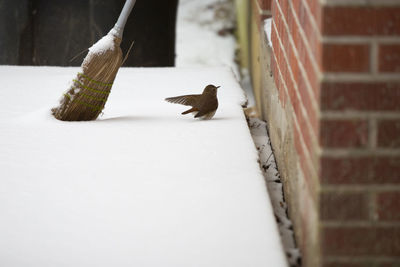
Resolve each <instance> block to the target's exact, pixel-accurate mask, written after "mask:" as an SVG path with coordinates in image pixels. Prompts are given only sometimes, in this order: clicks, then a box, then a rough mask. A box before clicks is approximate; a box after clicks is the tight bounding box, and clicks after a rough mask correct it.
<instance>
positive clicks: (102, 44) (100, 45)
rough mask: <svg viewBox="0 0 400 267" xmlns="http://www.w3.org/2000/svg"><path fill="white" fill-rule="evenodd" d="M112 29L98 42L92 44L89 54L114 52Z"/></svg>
mask: <svg viewBox="0 0 400 267" xmlns="http://www.w3.org/2000/svg"><path fill="white" fill-rule="evenodd" d="M114 31H115V30H114V29H112V30H111V31H110V32H109V33H108V34H107V35H105V36H103V37H102V38H101V39H100V40H98V41H97V42H96V43H94V44H93V45H92V46H91V47H90V48H89V52H91V53H94V54H104V53H105V52H106V51H108V50H114V46H115V44H114V38H115V37H114V35H113V32H114Z"/></svg>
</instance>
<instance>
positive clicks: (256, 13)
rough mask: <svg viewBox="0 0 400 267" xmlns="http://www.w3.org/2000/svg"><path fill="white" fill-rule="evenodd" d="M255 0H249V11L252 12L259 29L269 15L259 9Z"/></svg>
mask: <svg viewBox="0 0 400 267" xmlns="http://www.w3.org/2000/svg"><path fill="white" fill-rule="evenodd" d="M255 1H257V0H252V1H251V12H252V16H253V19H254V21H255V22H256V23H257V29H260V28H261V25H262V22H263V21H264V20H265V19H266V18H268V17H269V16H268V15H265V14H263V13H262V11H261V10H259V8H258V4H257V3H256V2H255Z"/></svg>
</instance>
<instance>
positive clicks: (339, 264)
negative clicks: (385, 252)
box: [322, 257, 400, 267]
mask: <svg viewBox="0 0 400 267" xmlns="http://www.w3.org/2000/svg"><path fill="white" fill-rule="evenodd" d="M322 266H323V267H399V266H400V260H396V259H385V260H380V259H378V260H376V261H374V260H371V259H368V258H367V259H365V260H358V261H354V260H353V259H352V257H348V259H347V261H346V260H345V259H344V260H336V261H329V262H325V263H324V264H323V265H322Z"/></svg>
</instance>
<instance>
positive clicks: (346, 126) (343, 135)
mask: <svg viewBox="0 0 400 267" xmlns="http://www.w3.org/2000/svg"><path fill="white" fill-rule="evenodd" d="M367 144H368V122H367V121H365V120H362V121H360V120H323V121H321V127H320V145H321V146H322V147H334V148H337V147H346V148H348V147H365V146H367Z"/></svg>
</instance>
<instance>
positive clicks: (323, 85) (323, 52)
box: [251, 0, 400, 267]
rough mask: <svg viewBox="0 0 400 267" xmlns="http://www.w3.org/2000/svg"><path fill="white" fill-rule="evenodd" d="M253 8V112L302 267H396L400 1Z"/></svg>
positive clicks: (399, 246) (286, 0)
mask: <svg viewBox="0 0 400 267" xmlns="http://www.w3.org/2000/svg"><path fill="white" fill-rule="evenodd" d="M252 5H253V9H252V10H253V24H255V26H254V25H253V26H252V27H255V28H256V30H253V31H252V40H253V39H255V40H257V42H253V45H252V49H253V50H255V51H253V52H252V55H253V56H252V57H251V59H252V66H253V67H252V68H253V69H256V68H258V69H257V70H256V71H255V73H256V74H252V80H253V85H255V86H254V88H255V91H256V92H255V95H256V96H257V99H256V100H257V105H258V111H259V113H260V114H261V116H262V117H264V118H265V119H266V120H267V121H268V125H269V132H270V135H271V140H272V143H273V147H274V149H275V153H276V154H277V161H278V165H279V168H280V171H281V175H282V176H283V179H284V184H285V193H286V198H287V200H288V202H289V204H290V209H289V211H290V215H291V217H292V219H293V221H294V223H295V230H296V236H297V241H298V244H299V247H300V248H301V250H302V252H303V259H304V265H305V266H329V267H331V266H400V1H398V0H369V1H365V0H272V1H261V0H252ZM268 15H271V16H272V18H273V23H272V37H271V40H267V38H266V36H265V32H264V30H263V24H262V22H261V21H262V20H263V19H265V18H266V17H268ZM254 35H258V36H256V37H255V36H254ZM269 41H271V43H272V48H270V47H269V46H268V45H267V43H268V42H269ZM257 72H259V73H258V74H257ZM270 74H272V75H270Z"/></svg>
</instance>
